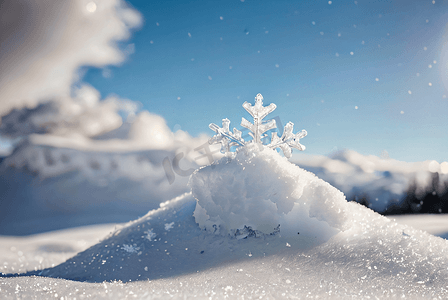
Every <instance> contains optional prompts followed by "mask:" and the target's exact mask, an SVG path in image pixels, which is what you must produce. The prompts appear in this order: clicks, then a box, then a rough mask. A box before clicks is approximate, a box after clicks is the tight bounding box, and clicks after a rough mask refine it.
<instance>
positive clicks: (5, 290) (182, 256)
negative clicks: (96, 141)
mask: <svg viewBox="0 0 448 300" xmlns="http://www.w3.org/2000/svg"><path fill="white" fill-rule="evenodd" d="M246 150H252V151H240V152H238V153H237V154H236V156H235V157H234V158H224V159H222V160H221V161H220V162H219V163H218V164H216V165H215V166H214V168H212V166H209V167H205V168H203V169H200V170H199V171H197V173H195V175H193V176H192V179H191V182H192V189H193V194H194V197H196V198H197V199H195V198H194V197H193V194H192V193H186V194H184V195H182V196H179V197H177V198H175V199H173V200H171V201H168V202H166V203H163V204H162V205H161V207H160V208H159V209H158V210H154V211H150V212H149V213H148V214H147V215H146V216H144V217H142V218H140V219H138V220H136V221H133V222H131V223H129V224H126V225H125V226H124V227H122V228H120V229H118V230H116V231H114V232H112V233H111V234H110V235H109V236H107V237H106V238H105V239H104V240H102V241H101V242H99V243H97V244H96V245H93V246H92V247H90V248H89V249H87V250H85V251H83V252H80V253H78V254H77V255H76V256H74V257H72V258H71V259H68V260H67V261H66V262H63V263H61V264H59V265H57V266H55V267H53V268H48V269H45V270H38V271H31V272H29V273H27V274H24V275H22V276H20V277H7V278H1V279H0V296H1V298H2V299H17V298H30V299H54V298H59V299H60V298H63V299H74V298H76V299H82V298H88V297H89V298H91V297H94V298H96V299H123V298H134V297H137V298H140V299H154V298H156V299H157V298H176V299H179V298H182V299H183V298H192V297H197V298H204V299H205V298H209V297H212V298H216V299H220V298H229V297H230V298H241V299H242V298H246V299H247V298H249V299H253V298H260V297H261V298H266V299H283V298H285V299H287V298H319V299H387V298H390V299H399V298H400V299H401V298H406V299H446V298H447V297H448V289H447V285H446V281H447V279H448V268H447V267H448V255H447V253H448V242H447V241H446V240H444V239H442V238H439V237H435V236H433V235H431V234H429V233H426V232H423V231H420V230H417V229H414V228H412V227H410V226H407V225H400V224H398V223H396V222H394V221H391V219H388V218H385V217H382V216H381V215H379V214H377V213H375V212H373V211H372V210H370V209H368V208H366V207H363V206H361V205H359V204H357V203H354V202H346V201H342V200H343V195H342V194H341V193H340V192H339V191H338V190H336V189H335V188H334V187H332V186H330V185H329V184H326V183H325V182H323V181H322V180H320V179H318V178H317V177H315V176H314V175H312V174H310V173H307V172H306V171H303V170H301V169H300V168H299V167H297V166H293V165H292V164H289V163H288V162H287V161H286V160H284V159H282V158H280V156H279V155H278V154H277V153H275V152H273V151H272V152H269V151H267V149H263V150H261V149H260V150H259V151H257V150H255V149H246ZM254 164H255V165H254ZM249 165H252V168H249ZM244 167H246V168H245V169H244V170H243V168H244ZM238 168H240V170H239V173H238V172H235V173H233V174H234V176H235V180H237V181H241V182H242V185H241V186H239V185H238V184H236V183H234V184H224V182H228V181H229V176H230V174H231V173H232V172H233V171H235V170H237V169H238ZM206 175H207V176H206ZM219 175H222V176H221V178H220V176H219ZM263 178H264V179H265V180H267V179H269V180H271V181H270V182H266V181H263ZM260 180H261V181H260ZM285 181H286V183H289V184H292V185H293V186H292V187H290V186H289V185H288V184H285ZM302 181H303V182H302ZM201 182H204V183H205V182H206V183H207V184H204V185H201V184H200V183H201ZM244 182H246V183H247V188H245V187H244V184H243V183H244ZM256 183H258V184H259V185H257V184H256ZM267 186H269V187H267ZM299 186H302V187H303V188H301V189H299V188H298V187H299ZM296 189H299V190H300V191H301V193H299V192H297V191H295V190H296ZM245 192H246V193H247V192H249V194H244V193H245ZM250 193H252V194H250ZM224 195H226V196H227V197H228V199H229V200H228V204H229V205H228V207H225V206H224V207H222V208H221V209H220V210H219V209H217V208H215V211H216V214H215V216H219V219H215V220H212V217H213V216H214V214H212V213H211V211H212V210H213V209H209V210H207V207H208V205H212V204H213V203H214V204H215V205H216V206H219V205H220V204H221V205H222V204H223V203H225V201H226V200H225V197H223V196H224ZM278 195H281V196H282V197H286V196H288V197H290V198H288V200H285V199H284V198H283V199H282V198H281V197H280V196H278ZM292 195H294V196H292ZM203 197H207V199H204V198H203ZM257 197H259V199H260V202H261V203H260V206H261V209H262V210H261V211H262V212H263V213H264V214H266V215H269V216H271V217H272V218H274V219H275V220H276V222H274V223H272V224H276V223H279V224H281V226H280V229H279V231H272V232H270V233H272V234H270V233H269V231H270V230H268V229H265V227H264V225H265V224H266V222H268V221H267V220H268V219H267V218H266V219H263V218H261V219H262V220H264V221H263V222H261V223H257V222H256V221H255V220H254V216H253V212H252V211H251V210H250V207H251V205H253V201H254V199H255V198H257ZM238 198H239V199H241V206H242V208H241V209H242V211H243V212H244V213H242V216H245V218H244V220H247V222H248V223H247V224H245V223H244V222H243V223H244V224H243V223H242V225H239V224H238V223H237V222H234V221H232V219H231V218H230V217H229V215H231V214H232V212H233V211H236V212H238V210H236V209H235V205H236V201H235V199H238ZM211 202H213V203H211ZM246 202H247V203H246ZM269 202H271V203H273V204H271V203H269ZM305 202H306V205H305V204H304V203H305ZM277 203H278V204H277ZM288 203H289V205H288ZM198 204H199V205H200V206H201V207H202V208H203V209H205V210H206V211H205V212H202V213H206V214H207V215H208V217H209V220H211V221H216V220H218V221H219V222H216V225H217V226H216V227H219V232H218V231H217V232H214V231H212V232H211V231H210V230H204V229H201V227H200V224H198V223H197V222H196V221H197V220H198V221H199V223H201V222H203V223H202V227H204V228H205V229H207V228H208V225H207V224H206V215H202V216H201V217H199V218H198V216H196V213H195V216H193V213H194V212H195V211H198V207H199V206H197V205H198ZM202 204H203V205H202ZM245 204H247V205H248V207H249V209H244V208H243V207H244V205H245ZM313 207H314V209H313ZM252 209H254V208H253V207H252ZM339 211H340V212H339ZM338 212H339V213H338ZM288 215H289V216H290V218H288V217H287V216H288ZM204 217H205V220H204ZM312 220H315V221H314V223H307V222H312ZM277 221H278V222H277ZM166 224H172V226H171V225H170V227H171V228H170V230H169V231H168V230H166ZM260 224H261V225H260ZM322 224H323V225H322ZM243 225H247V226H251V227H252V228H251V229H248V228H247V227H246V228H244V227H241V226H243ZM307 225H309V226H308V227H307ZM258 226H259V227H258ZM319 226H321V227H320V228H321V229H316V227H317V228H318V227H319ZM212 228H214V227H213V226H212ZM224 228H225V229H226V230H227V231H224ZM235 228H236V229H238V230H233V229H235ZM266 228H267V227H266ZM285 228H286V229H285ZM148 230H150V232H152V233H153V234H156V236H155V238H154V239H151V240H150V239H148V238H147V236H148ZM292 230H294V231H295V234H293V231H292ZM217 233H218V234H217ZM297 233H298V234H297ZM129 250H132V251H129ZM18 255H19V254H18ZM22 256H23V255H22ZM19 257H21V256H20V255H19ZM19 259H20V258H19ZM25 260H26V259H25ZM3 266H4V268H3V271H2V272H3V275H2V276H5V274H6V273H13V272H14V270H12V269H9V268H8V267H6V268H5V266H7V264H5V263H3ZM31 270H32V269H31ZM8 276H10V275H8ZM33 276H36V277H33ZM42 276H43V277H42ZM56 278H58V279H56Z"/></svg>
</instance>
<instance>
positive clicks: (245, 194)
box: [190, 144, 349, 239]
mask: <svg viewBox="0 0 448 300" xmlns="http://www.w3.org/2000/svg"><path fill="white" fill-rule="evenodd" d="M190 186H191V189H192V192H193V195H194V197H195V198H196V199H197V201H198V203H197V206H196V210H195V212H194V217H195V220H196V222H197V223H198V224H199V226H200V227H201V228H203V229H206V230H207V231H211V232H215V233H221V234H228V233H234V232H235V231H236V230H241V229H243V228H244V226H248V227H250V228H251V229H253V230H256V231H259V232H261V233H265V234H271V233H273V232H274V231H275V230H276V229H277V228H278V226H280V227H279V229H280V231H281V234H282V236H285V237H286V236H288V237H296V236H298V235H300V234H301V235H305V236H313V237H314V236H319V238H323V239H328V238H329V237H330V236H332V235H334V234H335V233H337V232H339V231H343V230H345V229H347V228H348V226H349V224H347V222H346V219H347V213H346V209H345V206H344V204H346V200H345V197H344V195H343V194H342V193H341V192H340V191H338V190H337V189H336V188H334V187H332V186H331V185H329V184H328V183H326V182H324V181H323V180H320V179H319V178H317V177H316V176H315V175H314V174H312V173H310V172H307V171H304V170H302V169H300V168H299V167H297V166H295V165H293V164H291V163H290V162H288V160H287V159H286V158H285V157H281V156H280V155H279V154H278V153H277V152H276V151H275V150H272V149H270V148H268V147H266V146H263V145H260V144H248V145H247V146H245V147H241V148H239V149H238V151H237V152H236V153H235V155H234V157H233V158H229V157H225V158H222V159H221V160H220V161H218V162H217V163H216V164H213V165H211V166H207V167H204V168H201V169H199V170H197V171H196V172H195V173H193V175H192V176H191V178H190ZM298 233H299V234H298Z"/></svg>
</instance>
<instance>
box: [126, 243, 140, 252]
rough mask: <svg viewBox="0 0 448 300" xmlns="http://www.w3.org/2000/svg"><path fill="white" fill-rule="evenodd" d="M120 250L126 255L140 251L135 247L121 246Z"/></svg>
mask: <svg viewBox="0 0 448 300" xmlns="http://www.w3.org/2000/svg"><path fill="white" fill-rule="evenodd" d="M121 249H122V250H124V251H126V252H128V253H137V251H138V250H140V247H136V245H127V244H123V247H121Z"/></svg>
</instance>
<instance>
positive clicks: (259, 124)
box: [209, 94, 307, 158]
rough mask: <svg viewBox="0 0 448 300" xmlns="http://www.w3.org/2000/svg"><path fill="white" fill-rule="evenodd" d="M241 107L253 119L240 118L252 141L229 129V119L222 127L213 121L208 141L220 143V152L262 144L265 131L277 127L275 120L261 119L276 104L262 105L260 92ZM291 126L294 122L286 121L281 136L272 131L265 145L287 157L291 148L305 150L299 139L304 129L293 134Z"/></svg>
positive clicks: (224, 120)
mask: <svg viewBox="0 0 448 300" xmlns="http://www.w3.org/2000/svg"><path fill="white" fill-rule="evenodd" d="M243 107H244V109H245V110H246V111H247V112H248V113H249V114H250V115H251V116H252V117H253V119H254V122H253V123H251V122H249V121H248V120H246V119H245V118H242V120H241V126H243V127H245V128H247V129H249V130H250V131H251V132H250V133H249V135H250V136H251V137H252V141H249V142H246V141H244V139H243V138H242V137H241V131H239V130H237V129H236V128H233V131H230V121H229V119H227V118H226V119H223V120H222V127H219V126H218V125H216V124H214V123H211V124H210V125H209V127H210V129H211V130H213V131H214V132H216V134H215V135H214V136H213V137H212V138H210V140H209V143H210V144H214V143H221V152H222V153H225V154H226V153H230V148H231V147H232V146H236V147H241V146H245V145H246V144H248V143H256V144H263V142H262V140H263V139H264V138H265V137H267V135H266V134H265V132H267V131H269V130H271V129H275V128H277V125H276V123H275V120H273V119H272V120H269V121H263V119H264V118H265V117H266V116H267V115H268V114H270V113H271V112H273V111H274V110H275V109H276V108H277V106H276V105H275V104H274V103H271V104H269V105H268V106H263V96H262V95H261V94H258V95H257V96H256V97H255V104H254V105H253V106H252V105H251V104H250V103H247V102H244V104H243ZM293 127H294V123H292V122H288V124H286V125H285V128H284V130H283V134H282V136H281V137H279V136H278V135H277V132H273V133H272V136H271V142H270V143H269V144H267V145H266V146H267V147H269V148H272V149H276V148H280V149H281V150H282V151H283V154H284V155H285V156H286V157H287V158H290V157H291V155H292V148H296V149H298V150H301V151H303V150H305V146H303V145H302V144H300V143H299V140H300V139H301V138H303V137H305V136H306V135H307V132H306V130H302V131H301V132H299V133H296V134H294V133H293Z"/></svg>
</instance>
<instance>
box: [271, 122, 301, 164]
mask: <svg viewBox="0 0 448 300" xmlns="http://www.w3.org/2000/svg"><path fill="white" fill-rule="evenodd" d="M293 128H294V123H292V122H288V124H286V125H285V129H284V130H283V134H282V136H281V137H278V135H277V132H273V133H272V138H271V143H270V144H269V145H268V147H269V148H272V149H275V148H280V149H281V150H282V151H283V154H284V155H285V156H286V157H287V158H290V157H291V155H292V149H291V148H296V149H299V150H300V151H303V150H305V149H306V147H305V146H304V145H302V144H300V143H299V141H300V139H301V138H304V137H305V136H306V135H307V132H306V130H305V129H304V130H302V131H301V132H298V133H296V134H294V133H292V131H293Z"/></svg>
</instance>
